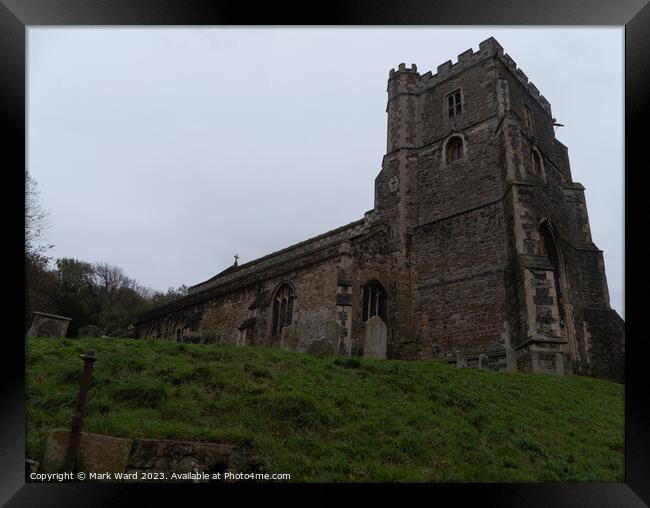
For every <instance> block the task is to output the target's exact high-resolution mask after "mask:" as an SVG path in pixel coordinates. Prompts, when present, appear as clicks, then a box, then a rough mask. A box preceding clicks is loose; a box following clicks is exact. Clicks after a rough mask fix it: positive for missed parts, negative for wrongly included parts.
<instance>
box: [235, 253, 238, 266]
mask: <svg viewBox="0 0 650 508" xmlns="http://www.w3.org/2000/svg"><path fill="white" fill-rule="evenodd" d="M237 261H239V256H238V255H237V254H235V266H237Z"/></svg>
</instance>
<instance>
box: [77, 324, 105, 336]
mask: <svg viewBox="0 0 650 508" xmlns="http://www.w3.org/2000/svg"><path fill="white" fill-rule="evenodd" d="M102 335H104V330H102V329H101V328H100V327H99V326H95V325H86V326H82V327H81V328H79V333H78V334H77V336H78V337H101V336H102Z"/></svg>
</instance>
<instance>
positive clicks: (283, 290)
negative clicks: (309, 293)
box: [272, 282, 295, 335]
mask: <svg viewBox="0 0 650 508" xmlns="http://www.w3.org/2000/svg"><path fill="white" fill-rule="evenodd" d="M294 300H295V295H294V294H293V288H292V287H291V286H290V285H289V284H287V283H286V282H285V283H284V284H282V285H280V287H278V289H277V290H276V292H275V297H274V298H273V327H272V328H273V330H272V334H273V335H278V334H279V333H281V332H282V329H283V328H284V327H285V326H289V325H290V324H292V323H293V301H294Z"/></svg>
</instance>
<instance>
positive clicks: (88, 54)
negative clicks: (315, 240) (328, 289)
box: [27, 27, 624, 315]
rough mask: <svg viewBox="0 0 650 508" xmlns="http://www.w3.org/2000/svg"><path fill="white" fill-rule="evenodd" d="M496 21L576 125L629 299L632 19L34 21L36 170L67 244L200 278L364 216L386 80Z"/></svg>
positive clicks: (59, 252) (602, 244)
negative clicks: (288, 23) (618, 23)
mask: <svg viewBox="0 0 650 508" xmlns="http://www.w3.org/2000/svg"><path fill="white" fill-rule="evenodd" d="M490 36H494V37H495V38H496V39H497V40H498V41H499V43H500V44H501V45H502V46H503V47H504V50H505V52H506V53H508V54H510V56H511V57H512V58H513V59H514V61H515V62H516V63H517V64H518V65H519V67H521V68H522V69H523V71H524V72H525V73H526V75H527V76H528V78H529V79H530V80H531V81H532V82H533V83H534V84H535V85H536V86H537V88H538V89H539V90H540V92H541V93H542V94H543V95H544V96H545V97H546V98H547V99H548V101H549V102H550V103H551V107H552V110H553V115H554V116H555V117H556V118H557V121H558V122H560V123H562V124H564V127H561V128H559V129H558V130H557V137H558V139H559V140H560V141H562V142H563V143H564V144H565V145H567V146H568V148H569V157H570V162H571V170H572V173H573V179H574V180H575V181H577V182H580V183H582V184H583V185H584V186H585V187H586V189H587V190H586V192H585V195H586V199H587V206H588V211H589V217H590V222H591V229H592V235H593V240H594V242H595V243H596V245H597V246H598V247H599V248H601V249H603V250H604V251H605V264H606V269H607V277H608V283H609V290H610V295H611V304H612V306H613V307H614V308H615V309H616V310H617V311H618V312H619V313H620V314H621V315H624V302H623V273H624V272H623V269H624V267H623V220H624V217H623V104H624V103H623V64H624V62H623V28H622V27H621V28H618V27H615V28H534V29H531V28H523V27H522V28H501V27H495V28H489V27H488V28H464V27H462V28H335V29H332V28H262V29H250V28H58V27H57V28H34V27H30V28H28V73H29V74H28V112H27V114H28V169H29V171H30V173H31V174H32V176H33V177H34V178H36V180H37V181H38V183H39V187H40V190H41V200H42V203H43V206H44V207H45V208H46V209H47V210H48V211H49V213H50V221H51V224H52V226H51V228H50V230H49V231H48V234H47V239H48V241H49V242H51V243H53V244H54V245H55V247H54V248H53V249H52V251H51V252H50V254H51V255H52V256H54V257H75V258H78V259H83V260H86V261H91V262H94V261H105V262H108V263H111V264H115V265H119V266H120V267H122V268H123V269H124V270H125V271H126V273H127V274H128V275H130V276H131V277H133V278H135V279H137V280H138V281H140V282H141V283H142V284H144V285H146V286H149V287H153V288H155V289H166V288H168V287H169V286H179V285H180V284H187V285H194V284H197V283H199V282H202V281H204V280H206V279H208V278H210V277H212V276H213V275H214V274H216V273H217V272H219V271H221V270H223V269H224V268H226V267H227V266H229V265H231V264H232V263H233V255H234V254H235V253H237V254H239V256H240V263H245V262H247V261H250V260H253V259H255V258H257V257H260V256H263V255H265V254H268V253H270V252H272V251H275V250H278V249H281V248H283V247H286V246H288V245H291V244H293V243H296V242H299V241H302V240H305V239H307V238H309V237H312V236H315V235H318V234H320V233H323V232H325V231H328V230H330V229H333V228H335V227H338V226H341V225H344V224H347V223H349V222H352V221H354V220H357V219H360V218H361V217H362V216H363V213H364V212H365V211H367V210H370V209H371V208H373V206H374V205H373V195H374V186H373V185H374V178H375V176H376V175H377V173H378V172H379V170H380V169H381V160H382V156H383V155H384V153H385V151H386V81H387V79H388V72H389V70H390V69H391V68H393V67H397V66H398V64H399V63H401V62H405V63H406V64H407V65H410V64H411V63H415V64H417V66H418V71H420V73H422V74H423V73H425V72H427V71H428V70H432V71H433V72H434V73H435V72H436V67H437V66H438V65H439V64H441V63H443V62H444V61H446V60H449V59H451V60H452V61H454V62H455V61H456V60H457V55H458V54H459V53H462V52H463V51H465V50H466V49H468V48H473V49H474V51H477V50H478V44H479V42H481V41H483V40H484V39H486V38H488V37H490Z"/></svg>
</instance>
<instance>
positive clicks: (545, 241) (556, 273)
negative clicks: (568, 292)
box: [539, 220, 565, 328]
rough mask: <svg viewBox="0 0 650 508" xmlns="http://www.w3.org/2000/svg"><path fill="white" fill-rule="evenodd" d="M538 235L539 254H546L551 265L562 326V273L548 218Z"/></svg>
mask: <svg viewBox="0 0 650 508" xmlns="http://www.w3.org/2000/svg"><path fill="white" fill-rule="evenodd" d="M539 236H540V240H541V242H540V254H541V255H542V256H546V257H547V258H548V260H549V261H550V262H551V264H552V265H553V281H554V283H555V294H556V295H557V307H558V311H559V312H560V326H561V327H562V328H564V321H565V315H564V295H563V294H562V284H561V282H560V281H561V280H562V279H561V277H562V273H561V272H560V270H561V269H562V266H561V263H562V261H561V256H560V250H559V247H558V244H557V241H556V238H555V234H554V232H553V227H552V226H551V224H550V223H549V221H548V220H545V221H544V222H542V223H541V225H540V226H539Z"/></svg>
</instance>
